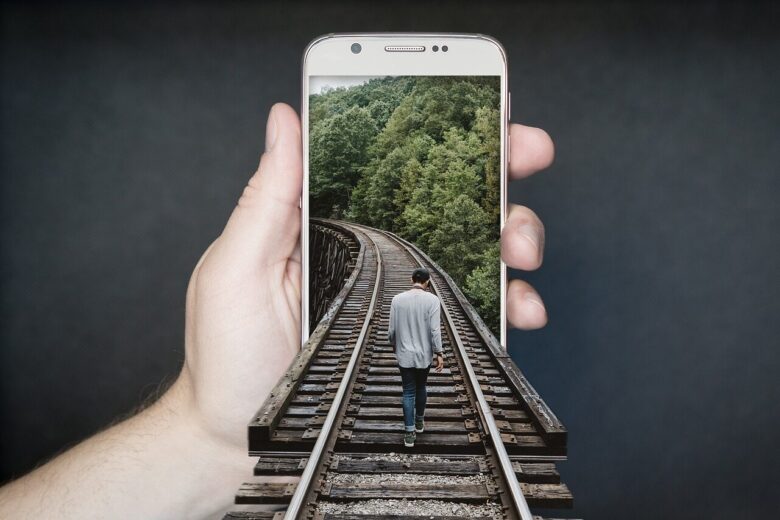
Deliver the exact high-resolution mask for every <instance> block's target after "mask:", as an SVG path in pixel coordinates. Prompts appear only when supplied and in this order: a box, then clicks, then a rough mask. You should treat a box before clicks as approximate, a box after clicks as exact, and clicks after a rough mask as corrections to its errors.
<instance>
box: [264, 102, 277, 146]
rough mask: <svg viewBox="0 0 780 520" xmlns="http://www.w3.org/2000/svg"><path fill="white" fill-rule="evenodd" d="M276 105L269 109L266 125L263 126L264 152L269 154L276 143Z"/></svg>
mask: <svg viewBox="0 0 780 520" xmlns="http://www.w3.org/2000/svg"><path fill="white" fill-rule="evenodd" d="M276 134H277V131H276V105H274V106H272V107H271V112H270V113H269V114H268V123H267V124H266V126H265V151H266V152H270V151H271V149H272V148H273V147H274V144H275V143H276Z"/></svg>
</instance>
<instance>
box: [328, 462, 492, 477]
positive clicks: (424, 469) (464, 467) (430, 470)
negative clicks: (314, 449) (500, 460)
mask: <svg viewBox="0 0 780 520" xmlns="http://www.w3.org/2000/svg"><path fill="white" fill-rule="evenodd" d="M331 468H332V469H333V471H338V472H339V473H404V474H406V473H421V474H426V475H427V474H439V475H477V474H479V473H483V472H485V471H487V466H486V465H485V464H484V463H483V464H482V465H480V464H479V462H477V461H474V460H458V461H453V460H450V461H447V462H426V461H421V460H412V461H400V460H362V459H346V460H340V461H338V462H337V463H335V464H334V465H333V466H331Z"/></svg>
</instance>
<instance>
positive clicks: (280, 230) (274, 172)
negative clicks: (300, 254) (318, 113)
mask: <svg viewBox="0 0 780 520" xmlns="http://www.w3.org/2000/svg"><path fill="white" fill-rule="evenodd" d="M265 143H266V149H265V153H263V156H262V157H261V158H260V165H259V167H258V169H257V172H255V174H254V175H253V176H252V178H251V179H249V183H248V184H247V186H246V188H244V192H243V193H242V194H241V198H240V199H239V200H238V204H237V205H236V207H235V209H234V210H233V213H232V214H231V215H230V219H229V220H228V223H227V225H226V226H225V229H224V231H223V232H222V236H221V237H220V241H221V242H223V243H222V244H221V247H224V248H225V251H224V252H225V253H226V254H228V255H230V257H231V258H232V259H233V261H238V262H248V263H249V264H251V266H253V267H255V268H256V267H257V266H258V265H270V264H274V263H276V262H279V261H284V260H287V259H288V258H289V257H290V256H291V255H292V254H293V252H294V251H295V248H296V245H297V244H298V236H299V233H300V229H301V213H300V207H299V202H300V197H301V186H302V183H303V157H302V147H301V123H300V120H299V119H298V114H296V113H295V110H293V109H292V107H290V106H289V105H286V104H284V103H277V104H275V105H274V106H272V107H271V111H270V113H269V114H268V122H267V124H266V138H265Z"/></svg>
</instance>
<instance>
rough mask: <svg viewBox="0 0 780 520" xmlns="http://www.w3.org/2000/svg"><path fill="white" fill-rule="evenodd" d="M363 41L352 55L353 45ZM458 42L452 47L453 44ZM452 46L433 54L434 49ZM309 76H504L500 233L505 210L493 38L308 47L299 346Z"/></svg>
mask: <svg viewBox="0 0 780 520" xmlns="http://www.w3.org/2000/svg"><path fill="white" fill-rule="evenodd" d="M353 43H359V44H360V45H361V46H362V50H361V52H360V53H358V54H354V53H353V52H352V51H351V49H350V47H351V45H352V44H353ZM453 44H454V45H453ZM388 45H395V46H406V45H421V46H424V47H425V50H424V51H422V52H388V51H385V46H388ZM433 45H438V46H439V47H441V46H442V45H447V46H448V49H449V50H448V51H447V52H443V51H441V50H440V51H439V52H435V53H434V52H432V51H430V49H431V46H433ZM310 76H500V85H501V95H500V108H499V111H500V113H501V117H500V119H501V130H500V135H501V153H500V158H501V159H500V160H501V165H500V179H501V182H500V185H501V187H500V191H501V193H500V195H499V198H500V212H501V217H500V221H499V229H500V232H503V229H504V223H505V222H506V212H507V170H508V165H509V116H510V113H509V112H510V94H509V88H508V63H507V57H506V51H505V50H504V47H503V46H502V45H501V44H500V43H499V42H498V40H496V39H495V38H493V37H491V36H487V35H484V34H466V33H331V34H326V35H322V36H319V37H317V38H315V39H314V40H312V41H311V43H309V45H308V46H307V47H306V49H305V51H304V53H303V60H302V67H301V82H302V84H301V93H302V99H301V129H302V139H303V192H302V197H301V244H300V245H301V267H302V269H301V276H302V280H301V344H302V345H303V344H304V343H305V342H306V340H307V339H308V337H309V85H310ZM506 288H507V272H506V264H505V263H504V261H503V259H502V260H501V283H500V289H499V290H500V291H501V295H500V300H501V318H500V319H501V337H500V338H498V339H499V341H500V343H501V345H502V346H503V347H504V348H506V329H507V326H506Z"/></svg>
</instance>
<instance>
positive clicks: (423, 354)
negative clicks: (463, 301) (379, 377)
mask: <svg viewBox="0 0 780 520" xmlns="http://www.w3.org/2000/svg"><path fill="white" fill-rule="evenodd" d="M440 309H441V303H440V302H439V298H437V297H436V296H435V295H433V294H431V293H429V292H427V291H424V290H422V289H416V288H415V289H410V290H408V291H406V292H402V293H400V294H396V295H395V296H394V297H393V302H392V303H391V304H390V324H389V326H388V329H387V338H388V339H389V340H390V344H391V345H395V357H396V359H397V360H398V366H400V367H403V368H428V367H429V366H431V362H432V361H433V354H434V353H437V352H441V325H440V323H439V320H440V315H441V310H440Z"/></svg>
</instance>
